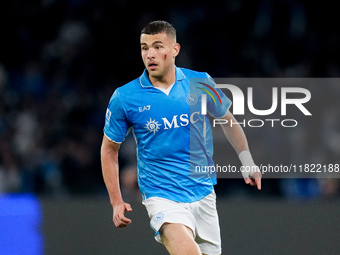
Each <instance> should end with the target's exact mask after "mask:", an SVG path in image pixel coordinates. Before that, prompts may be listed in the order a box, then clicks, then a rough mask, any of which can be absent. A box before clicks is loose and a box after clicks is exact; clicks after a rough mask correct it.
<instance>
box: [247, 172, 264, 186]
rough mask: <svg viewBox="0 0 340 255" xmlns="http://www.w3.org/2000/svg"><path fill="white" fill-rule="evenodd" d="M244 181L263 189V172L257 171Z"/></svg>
mask: <svg viewBox="0 0 340 255" xmlns="http://www.w3.org/2000/svg"><path fill="white" fill-rule="evenodd" d="M244 181H245V182H246V184H250V185H251V186H257V189H258V190H261V172H255V173H253V174H252V175H251V176H250V177H245V178H244Z"/></svg>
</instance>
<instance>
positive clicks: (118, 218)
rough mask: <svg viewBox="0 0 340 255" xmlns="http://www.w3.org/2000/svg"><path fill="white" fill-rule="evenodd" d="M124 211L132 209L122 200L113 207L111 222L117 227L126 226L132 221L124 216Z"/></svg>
mask: <svg viewBox="0 0 340 255" xmlns="http://www.w3.org/2000/svg"><path fill="white" fill-rule="evenodd" d="M125 211H127V212H131V211H132V208H131V205H130V204H128V203H124V202H123V203H120V204H118V205H115V206H114V207H113V222H114V224H115V226H116V227H117V228H122V227H126V226H127V225H129V224H130V223H131V222H132V220H130V219H128V218H126V217H125V216H124V213H125Z"/></svg>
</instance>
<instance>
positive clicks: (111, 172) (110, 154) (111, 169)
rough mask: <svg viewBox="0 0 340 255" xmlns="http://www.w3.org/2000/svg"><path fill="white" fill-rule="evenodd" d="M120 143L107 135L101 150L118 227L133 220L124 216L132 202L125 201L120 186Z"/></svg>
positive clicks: (130, 209)
mask: <svg viewBox="0 0 340 255" xmlns="http://www.w3.org/2000/svg"><path fill="white" fill-rule="evenodd" d="M119 147H120V144H118V143H115V142H112V141H111V140H109V139H108V138H107V137H106V135H104V137H103V142H102V146H101V150H100V155H101V163H102V173H103V178H104V182H105V185H106V188H107V191H108V193H109V197H110V203H111V205H112V207H113V222H114V224H115V226H116V227H117V228H119V227H126V226H127V225H129V224H130V223H131V222H132V221H131V220H130V219H128V218H126V217H125V216H124V213H125V211H129V212H130V211H132V208H131V206H130V204H128V203H124V201H123V198H122V194H121V191H120V186H119V166H118V151H119Z"/></svg>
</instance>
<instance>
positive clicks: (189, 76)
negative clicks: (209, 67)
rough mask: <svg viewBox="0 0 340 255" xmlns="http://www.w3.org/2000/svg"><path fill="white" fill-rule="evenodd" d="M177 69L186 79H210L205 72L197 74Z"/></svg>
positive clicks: (189, 70) (197, 72)
mask: <svg viewBox="0 0 340 255" xmlns="http://www.w3.org/2000/svg"><path fill="white" fill-rule="evenodd" d="M179 69H180V70H181V71H182V72H183V74H184V75H185V76H186V78H211V77H210V75H209V74H208V73H206V72H199V71H195V70H191V69H187V68H183V67H179Z"/></svg>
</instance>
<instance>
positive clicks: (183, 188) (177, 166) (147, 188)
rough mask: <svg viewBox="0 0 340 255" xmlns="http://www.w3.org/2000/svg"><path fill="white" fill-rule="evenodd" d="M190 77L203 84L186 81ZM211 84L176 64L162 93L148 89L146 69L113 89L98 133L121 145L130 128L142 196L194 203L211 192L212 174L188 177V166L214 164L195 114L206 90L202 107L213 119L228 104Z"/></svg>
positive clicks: (206, 126) (208, 136)
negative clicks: (169, 85)
mask: <svg viewBox="0 0 340 255" xmlns="http://www.w3.org/2000/svg"><path fill="white" fill-rule="evenodd" d="M192 78H201V79H202V80H200V81H203V82H202V84H201V83H197V84H196V85H198V86H197V87H196V85H193V84H191V85H190V80H192ZM214 86H215V85H214V82H213V80H212V79H211V77H210V76H209V75H208V74H207V73H202V72H196V71H192V70H189V69H184V68H178V67H176V82H175V83H174V85H173V87H172V88H171V90H170V92H169V94H168V95H167V94H166V93H164V92H163V91H161V90H159V89H157V88H155V87H153V85H152V84H151V82H150V80H149V78H148V72H147V70H145V71H144V73H143V74H142V75H141V76H140V77H139V78H137V79H135V80H133V81H131V82H130V83H128V84H126V85H124V86H122V87H119V88H118V89H116V90H115V92H114V93H113V95H112V97H111V99H110V102H109V105H108V109H107V112H106V121H105V127H104V133H105V135H106V136H107V137H108V138H109V139H110V140H111V141H113V142H116V143H121V142H123V141H124V139H125V136H126V135H127V134H128V132H129V131H130V130H131V131H132V132H133V134H134V137H135V139H136V143H137V169H138V185H139V188H140V190H141V192H142V195H143V199H146V198H150V197H162V198H166V199H170V200H172V201H177V202H194V201H197V200H200V199H202V198H203V197H205V196H206V195H208V194H209V193H211V192H212V190H213V185H214V184H216V178H215V177H214V176H210V175H209V173H205V176H203V177H202V176H199V177H194V176H193V175H191V174H190V172H191V171H190V169H195V166H196V165H199V166H212V165H213V164H214V162H213V158H212V157H213V140H212V139H213V138H212V131H211V125H210V122H209V118H208V116H207V115H202V114H201V95H202V94H204V93H206V92H208V91H209V90H210V95H211V96H209V95H208V96H207V97H206V98H207V100H206V101H207V104H206V105H207V110H208V113H209V114H210V115H212V116H213V117H215V118H221V117H223V116H224V115H225V114H226V113H227V110H228V108H229V106H230V104H231V101H230V100H229V99H228V98H227V97H226V96H225V95H224V93H223V92H222V91H221V90H220V89H215V88H214ZM212 90H213V92H212ZM208 93H209V92H208ZM214 97H216V98H214Z"/></svg>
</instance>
